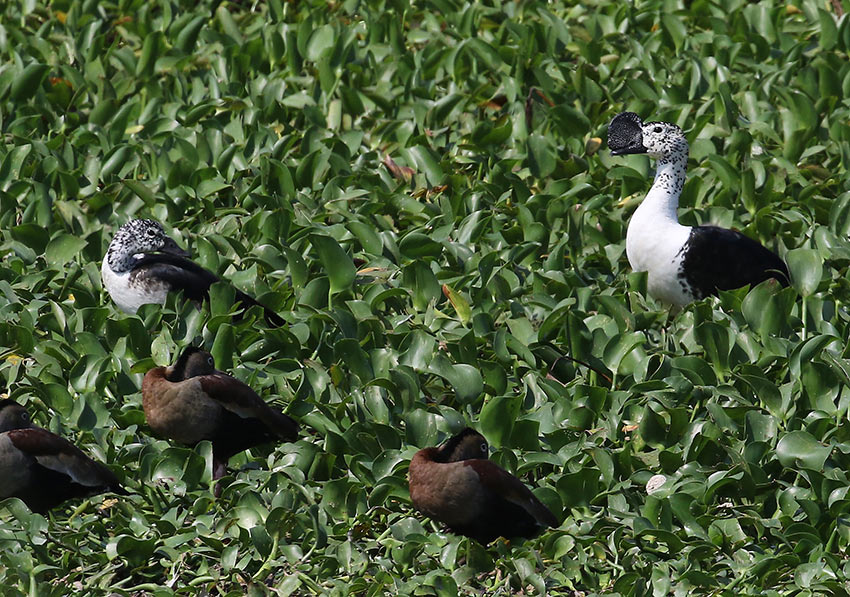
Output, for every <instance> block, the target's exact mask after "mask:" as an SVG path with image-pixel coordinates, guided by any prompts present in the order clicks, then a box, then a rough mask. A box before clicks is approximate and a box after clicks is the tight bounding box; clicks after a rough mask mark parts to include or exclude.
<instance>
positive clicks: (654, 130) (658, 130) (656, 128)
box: [652, 126, 661, 133]
mask: <svg viewBox="0 0 850 597" xmlns="http://www.w3.org/2000/svg"><path fill="white" fill-rule="evenodd" d="M652 132H653V133H660V132H661V127H660V126H657V127H655V128H654V129H652Z"/></svg>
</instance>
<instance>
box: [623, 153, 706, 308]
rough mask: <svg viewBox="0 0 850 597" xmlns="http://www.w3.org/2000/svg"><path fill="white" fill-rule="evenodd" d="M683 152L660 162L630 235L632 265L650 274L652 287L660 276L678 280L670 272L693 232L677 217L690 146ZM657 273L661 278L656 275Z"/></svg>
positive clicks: (633, 217) (628, 234)
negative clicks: (680, 222) (654, 273)
mask: <svg viewBox="0 0 850 597" xmlns="http://www.w3.org/2000/svg"><path fill="white" fill-rule="evenodd" d="M681 149H682V150H680V151H677V152H675V153H673V154H672V155H670V156H667V157H664V158H661V159H659V160H658V170H657V171H656V173H655V182H653V183H652V188H651V189H649V193H647V194H646V198H645V199H644V200H643V203H641V204H640V206H639V207H638V208H637V209H636V210H635V213H634V214H633V215H632V218H631V220H630V221H629V228H628V230H627V231H626V254H627V256H628V258H629V263H630V264H631V266H632V269H634V270H635V271H638V272H641V271H648V272H650V284H653V283H654V278H656V277H657V276H666V277H670V278H675V268H674V269H672V270H671V271H670V272H667V269H669V268H673V267H674V263H675V261H676V259H677V256H678V255H679V252H680V251H681V249H682V247H683V246H684V244H685V243H686V242H687V240H688V235H689V234H690V230H691V229H690V227H689V226H682V225H681V224H679V217H678V214H677V213H676V211H677V208H678V207H679V195H680V194H681V193H682V187H683V186H684V184H685V169H686V168H687V164H688V151H687V146H685V147H684V148H681ZM653 271H655V272H657V274H656V275H653ZM665 272H666V273H665ZM668 274H669V275H668ZM656 294H657V293H656ZM674 302H675V301H674Z"/></svg>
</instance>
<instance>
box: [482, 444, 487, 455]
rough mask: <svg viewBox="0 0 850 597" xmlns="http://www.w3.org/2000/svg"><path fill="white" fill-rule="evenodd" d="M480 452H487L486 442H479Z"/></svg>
mask: <svg viewBox="0 0 850 597" xmlns="http://www.w3.org/2000/svg"><path fill="white" fill-rule="evenodd" d="M481 453H482V454H486V453H487V444H481Z"/></svg>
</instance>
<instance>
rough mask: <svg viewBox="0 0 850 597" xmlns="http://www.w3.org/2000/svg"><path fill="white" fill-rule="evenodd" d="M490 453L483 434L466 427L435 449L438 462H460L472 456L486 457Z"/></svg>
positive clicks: (472, 457)
mask: <svg viewBox="0 0 850 597" xmlns="http://www.w3.org/2000/svg"><path fill="white" fill-rule="evenodd" d="M489 455H490V446H489V445H487V440H486V439H484V436H483V435H481V434H480V433H478V432H477V431H475V429H472V428H471V427H467V428H466V429H464V430H463V431H461V432H460V433H458V434H457V435H455V436H454V437H452V438H449V439H448V440H446V441H445V442H444V443H443V445H441V446H440V447H439V448H438V449H437V458H435V460H437V461H438V462H460V461H461V460H471V459H474V458H483V459H485V460H486V459H487V457H488V456H489Z"/></svg>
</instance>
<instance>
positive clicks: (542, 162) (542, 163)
mask: <svg viewBox="0 0 850 597" xmlns="http://www.w3.org/2000/svg"><path fill="white" fill-rule="evenodd" d="M527 146H528V161H529V167H530V168H531V173H532V174H533V175H534V176H536V177H538V178H544V177H546V176H549V175H550V174H551V173H552V172H553V171H554V170H555V165H556V153H555V146H554V144H553V143H552V141H551V139H550V138H548V137H545V136H543V135H541V134H539V133H533V134H531V135H529V136H528V142H527Z"/></svg>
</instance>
